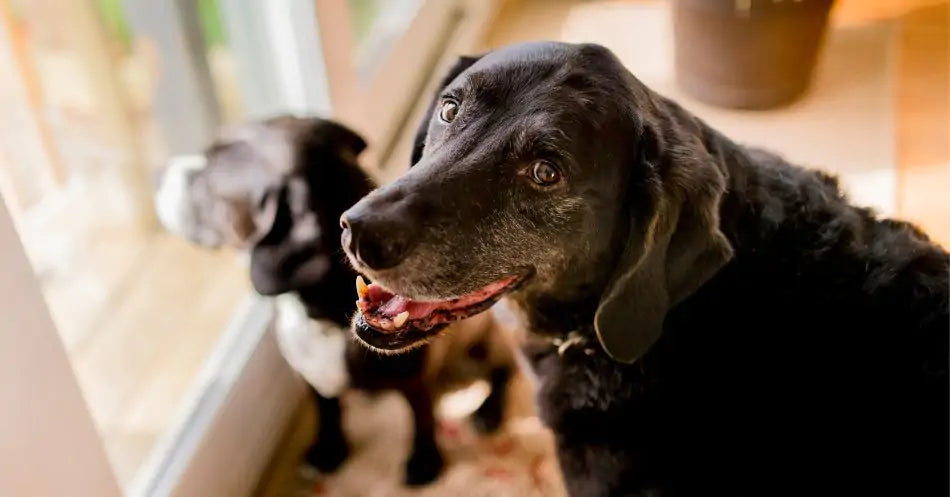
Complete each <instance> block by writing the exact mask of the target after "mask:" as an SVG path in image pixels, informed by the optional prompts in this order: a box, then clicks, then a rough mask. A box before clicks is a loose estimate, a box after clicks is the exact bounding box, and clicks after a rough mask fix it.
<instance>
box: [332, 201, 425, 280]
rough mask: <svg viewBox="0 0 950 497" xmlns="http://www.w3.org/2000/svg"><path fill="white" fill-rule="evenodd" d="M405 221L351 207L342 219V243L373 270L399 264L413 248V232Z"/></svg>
mask: <svg viewBox="0 0 950 497" xmlns="http://www.w3.org/2000/svg"><path fill="white" fill-rule="evenodd" d="M403 225H404V223H403V222H400V220H397V219H393V218H392V217H391V216H386V215H372V214H370V213H362V214H361V213H360V212H359V211H355V209H350V210H349V211H346V212H344V213H343V216H342V217H341V218H340V226H341V227H342V228H343V234H342V235H341V236H342V242H343V245H344V246H345V247H347V248H348V249H349V252H350V254H351V255H352V256H354V257H356V259H357V260H358V261H359V262H360V263H362V264H364V265H365V266H367V267H369V268H370V269H376V270H381V269H389V268H391V267H395V266H396V265H398V264H399V263H400V262H402V261H403V259H405V258H406V255H408V253H409V250H410V249H411V248H412V239H413V235H412V233H411V230H409V229H405V227H404V226H403Z"/></svg>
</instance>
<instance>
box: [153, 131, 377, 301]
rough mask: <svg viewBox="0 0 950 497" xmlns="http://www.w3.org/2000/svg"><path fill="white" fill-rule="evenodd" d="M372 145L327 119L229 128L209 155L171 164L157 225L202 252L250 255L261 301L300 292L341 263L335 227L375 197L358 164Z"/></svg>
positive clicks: (158, 196)
mask: <svg viewBox="0 0 950 497" xmlns="http://www.w3.org/2000/svg"><path fill="white" fill-rule="evenodd" d="M365 146H366V145H365V143H364V142H363V140H362V139H361V138H360V137H359V136H357V135H356V134H355V133H353V132H352V131H350V130H349V129H347V128H345V127H343V126H341V125H339V124H337V123H334V122H331V121H326V120H322V119H309V118H308V119H304V118H297V117H292V116H279V117H275V118H271V119H267V120H263V121H257V122H250V123H243V124H239V125H234V126H227V127H224V128H222V129H221V130H220V132H219V133H218V135H217V137H216V138H215V140H214V142H213V143H212V144H211V145H210V146H209V147H208V149H207V150H206V151H205V152H204V153H203V154H201V155H196V156H189V157H181V158H178V159H176V160H173V161H172V162H171V163H170V164H169V166H168V168H167V169H166V170H165V172H164V173H163V177H162V180H161V184H160V186H159V190H158V192H157V194H156V197H155V202H156V211H157V214H158V217H159V220H160V221H161V222H162V224H163V225H164V226H165V227H166V228H167V229H168V230H169V231H171V232H173V233H175V234H178V235H180V236H183V237H185V238H187V239H189V240H191V241H193V242H195V243H197V244H200V245H204V246H208V247H218V246H230V247H234V248H239V249H248V250H250V251H251V279H252V282H253V284H254V288H255V289H256V290H257V291H258V292H260V293H261V294H264V295H276V294H279V293H284V292H287V291H291V290H295V289H297V288H300V287H302V286H304V285H307V284H310V283H312V282H314V281H317V280H319V279H320V278H322V277H323V275H324V274H325V273H326V271H327V270H328V269H329V268H330V265H331V264H333V263H334V258H336V257H338V251H339V241H338V240H339V234H340V229H339V227H338V224H337V218H338V216H339V214H340V213H341V212H343V210H344V209H346V208H347V207H348V206H350V205H352V203H353V202H354V201H355V200H356V199H358V198H359V197H360V196H362V195H363V194H365V193H366V192H367V191H369V184H368V181H367V180H366V178H365V176H364V175H363V174H362V173H361V172H360V171H359V168H358V166H357V164H356V156H357V155H358V154H359V153H360V152H361V151H362V150H363V149H364V148H365Z"/></svg>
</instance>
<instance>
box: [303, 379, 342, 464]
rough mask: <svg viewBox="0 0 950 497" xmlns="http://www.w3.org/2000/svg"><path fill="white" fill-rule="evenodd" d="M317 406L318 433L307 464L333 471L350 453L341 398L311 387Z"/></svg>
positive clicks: (311, 446) (309, 451) (309, 452)
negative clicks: (319, 391)
mask: <svg viewBox="0 0 950 497" xmlns="http://www.w3.org/2000/svg"><path fill="white" fill-rule="evenodd" d="M310 393H311V394H312V395H313V399H314V404H315V405H316V408H317V416H316V420H315V421H316V423H315V424H316V430H317V431H316V435H314V440H313V444H311V445H310V448H309V449H307V453H306V455H305V456H304V458H305V459H306V461H307V464H309V465H311V466H313V467H314V468H316V469H318V470H320V471H321V472H324V473H332V472H334V471H336V470H337V468H339V467H340V465H341V464H343V461H345V460H346V458H347V456H348V455H349V453H350V448H349V445H347V443H346V437H345V436H344V435H343V417H342V413H341V409H340V399H339V398H338V397H336V398H327V397H324V396H322V395H320V394H319V393H318V392H317V391H316V390H315V389H314V388H313V387H311V388H310Z"/></svg>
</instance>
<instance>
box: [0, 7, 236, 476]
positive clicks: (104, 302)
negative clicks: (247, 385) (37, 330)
mask: <svg viewBox="0 0 950 497" xmlns="http://www.w3.org/2000/svg"><path fill="white" fill-rule="evenodd" d="M128 3H130V2H125V1H124V0H97V1H96V2H75V1H69V2H60V1H58V0H0V16H2V23H0V74H4V75H10V76H9V77H4V78H0V106H2V108H3V109H4V112H2V113H0V188H2V190H0V191H2V193H3V195H4V197H5V198H6V201H7V203H8V204H9V205H10V206H11V209H12V210H13V214H14V217H15V220H16V223H17V227H18V231H19V234H20V237H21V238H22V240H23V242H24V244H25V246H26V248H27V252H28V255H29V257H30V260H31V263H32V265H33V268H34V270H35V273H36V274H37V276H38V278H39V279H40V282H41V284H42V288H43V292H44V296H45V298H46V300H47V303H48V305H49V308H50V311H51V313H52V315H53V318H54V321H55V323H56V326H57V328H58V331H59V333H60V336H61V338H62V340H63V342H64V343H65V345H66V348H67V350H68V353H69V356H70V361H71V363H72V365H73V368H74V370H75V373H76V375H77V378H78V380H79V383H80V386H81V388H82V390H83V393H84V395H85V398H86V401H87V403H88V406H89V409H90V411H91V413H92V416H93V418H94V420H95V422H96V424H97V427H98V429H99V431H100V434H101V436H102V438H103V440H104V443H105V445H106V448H107V451H108V454H109V457H110V460H111V462H112V464H113V467H114V469H115V472H116V476H117V478H118V479H119V481H120V483H121V484H122V485H123V486H128V485H129V484H130V482H131V481H132V479H133V478H134V476H135V475H136V472H137V470H138V469H139V468H140V466H141V464H142V462H143V461H144V460H145V459H146V457H147V456H148V454H149V451H150V450H151V449H152V447H153V446H154V445H155V443H156V441H157V440H158V439H159V438H160V437H161V436H162V434H163V433H165V432H166V431H167V430H169V429H170V428H172V427H171V426H170V423H171V422H172V420H173V419H175V416H176V414H177V412H178V411H179V410H180V409H181V406H182V401H183V400H185V396H186V394H187V393H188V392H189V391H190V390H191V388H192V385H193V380H194V378H195V375H196V373H197V372H198V371H199V369H200V368H201V366H202V365H203V363H204V360H205V358H206V357H207V355H208V354H209V352H210V351H211V350H212V349H213V348H214V346H215V344H216V343H217V341H218V339H219V337H220V335H221V332H222V331H223V329H224V327H225V324H226V323H227V321H228V319H229V318H230V315H231V313H232V311H233V309H234V308H235V306H236V305H237V303H238V301H239V300H240V299H241V298H242V297H243V296H244V295H245V294H246V293H247V292H248V291H249V286H248V284H247V281H246V280H247V277H246V269H245V268H243V267H242V265H241V263H240V261H239V260H238V259H237V257H236V256H235V254H233V253H229V252H225V251H220V252H215V251H209V250H202V249H199V248H195V247H193V246H191V245H190V244H188V243H187V242H185V241H182V240H179V239H177V238H175V237H173V236H171V235H168V234H166V233H165V232H164V231H163V230H161V228H159V227H158V225H157V224H156V222H155V221H154V213H153V211H152V184H151V179H150V178H151V177H152V176H153V175H154V174H153V173H154V172H155V170H156V168H157V167H158V166H159V165H161V164H163V163H164V162H165V161H166V160H167V158H168V157H169V155H170V154H172V153H180V152H183V151H184V150H182V149H183V148H190V146H187V145H183V144H181V143H176V142H175V140H174V138H175V137H174V136H171V135H170V134H169V133H168V132H167V130H168V127H169V122H172V123H173V124H176V123H177V124H179V125H182V126H185V125H188V123H194V122H199V123H203V124H202V126H204V127H203V128H201V130H204V129H213V127H214V125H216V124H217V121H220V120H223V119H224V118H222V116H221V114H226V115H227V116H226V118H227V117H230V118H234V119H236V118H238V117H239V116H240V112H241V109H240V102H239V100H240V99H239V95H236V94H234V93H233V90H230V89H229V88H228V87H226V86H224V87H222V88H215V87H214V86H213V85H207V86H208V87H209V88H210V89H206V88H203V87H202V86H201V84H200V80H198V79H197V78H196V80H198V83H196V84H195V85H194V87H186V86H185V85H186V84H188V82H183V81H180V80H178V79H175V78H170V77H169V74H174V71H175V70H176V69H175V67H174V66H173V65H172V64H173V63H174V57H177V56H188V55H189V54H186V53H177V54H172V55H169V54H168V53H166V51H167V50H168V47H167V46H165V45H163V43H164V41H163V40H162V39H161V37H160V36H159V37H154V36H150V33H151V32H150V31H149V30H148V29H147V28H149V27H153V28H155V29H154V32H156V33H171V34H174V33H176V32H180V31H186V30H187V29H189V28H188V27H187V26H186V24H187V23H182V25H170V24H167V23H169V22H171V20H173V19H176V18H177V19H181V18H182V15H180V13H173V14H169V15H167V16H165V17H162V12H158V13H157V14H154V15H153V18H152V19H149V20H147V21H148V22H152V23H153V25H151V26H149V25H148V24H144V23H142V20H141V19H139V20H137V22H138V24H136V22H133V21H136V20H135V19H130V18H129V16H128V15H127V14H128V12H126V11H125V9H124V8H123V7H124V6H126V5H127V4H128ZM159 3H160V4H163V5H165V6H170V5H173V4H181V2H156V3H154V4H153V5H157V4H159ZM167 8H174V7H167ZM199 8H200V10H199V11H198V12H197V13H190V14H189V13H186V14H187V15H192V16H193V18H194V19H198V20H199V22H198V23H196V25H197V26H201V27H200V29H201V31H202V32H203V33H204V35H202V34H201V33H198V34H199V37H203V36H207V38H208V39H209V44H208V46H207V47H205V48H206V49H207V50H199V51H198V52H200V53H203V54H205V55H206V56H207V59H210V60H211V62H208V65H210V66H213V67H214V68H215V70H216V71H218V72H219V73H224V74H226V73H227V72H228V70H229V69H228V67H229V64H230V63H229V61H228V57H227V52H226V50H225V48H226V45H225V42H226V39H225V38H224V36H223V35H222V33H221V32H219V31H218V30H219V29H220V24H219V23H218V22H217V21H216V20H215V12H214V9H216V8H217V6H216V5H215V2H213V1H202V2H199ZM166 10H167V9H166ZM176 30H179V31H176ZM192 34H194V33H192ZM199 48H200V47H199ZM191 56H196V55H195V54H191ZM199 58H200V57H199ZM169 61H171V63H170V62H169ZM163 78H164V79H163ZM220 79H225V78H223V77H222V78H220ZM208 80H209V81H210V80H211V77H210V76H208ZM229 91H230V92H232V93H228V92H229ZM176 92H179V93H176ZM187 92H190V93H187ZM182 94H188V95H193V96H197V97H196V99H195V100H193V101H192V105H189V106H180V107H175V108H171V109H169V108H168V106H167V105H166V103H167V102H170V101H174V99H175V98H177V97H180V95H182ZM220 95H224V96H225V98H221V97H220ZM163 99H164V100H163ZM222 109H223V110H222ZM163 113H164V114H163ZM189 129H191V128H189ZM203 139H204V137H198V138H197V139H195V140H194V141H195V142H196V143H198V142H200V141H201V140H203Z"/></svg>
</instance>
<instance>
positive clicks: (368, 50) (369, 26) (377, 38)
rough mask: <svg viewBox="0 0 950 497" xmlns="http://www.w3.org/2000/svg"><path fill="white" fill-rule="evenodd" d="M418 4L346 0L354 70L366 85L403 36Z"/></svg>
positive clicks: (415, 1)
mask: <svg viewBox="0 0 950 497" xmlns="http://www.w3.org/2000/svg"><path fill="white" fill-rule="evenodd" d="M422 3H423V2H422V0H349V7H350V23H351V28H352V30H353V38H354V41H355V50H356V54H354V55H355V59H356V67H357V73H358V74H359V78H360V81H361V82H362V83H363V84H366V83H367V82H368V81H369V80H370V78H372V76H373V72H374V71H375V69H376V68H377V67H378V66H379V64H380V63H381V62H382V61H384V60H385V59H386V57H387V56H388V55H389V51H390V49H392V47H393V45H394V44H395V43H396V42H397V41H398V40H399V39H400V38H402V36H403V35H404V34H405V31H406V30H407V29H409V25H410V24H411V23H412V20H413V18H414V17H415V16H416V13H417V12H418V11H419V8H420V7H421V6H422Z"/></svg>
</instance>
